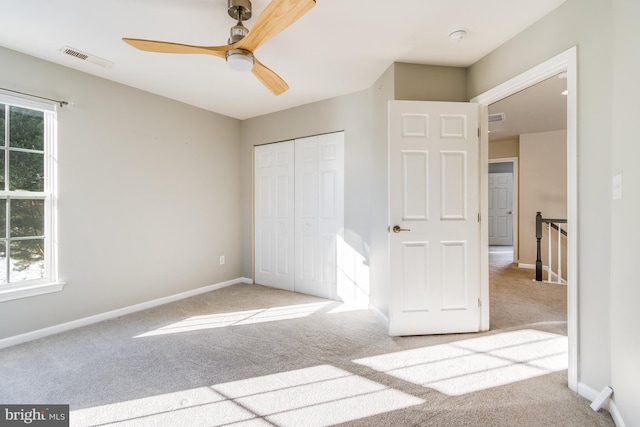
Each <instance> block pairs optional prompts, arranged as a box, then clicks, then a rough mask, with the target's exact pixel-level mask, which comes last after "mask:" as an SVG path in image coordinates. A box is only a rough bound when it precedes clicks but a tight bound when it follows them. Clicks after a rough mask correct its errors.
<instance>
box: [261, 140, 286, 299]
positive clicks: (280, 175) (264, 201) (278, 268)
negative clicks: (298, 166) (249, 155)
mask: <svg viewBox="0 0 640 427" xmlns="http://www.w3.org/2000/svg"><path fill="white" fill-rule="evenodd" d="M254 163H255V173H254V177H255V187H254V188H255V200H254V205H255V212H254V216H255V239H256V240H255V243H254V245H255V263H254V265H255V273H254V274H255V282H256V283H258V284H260V285H266V286H271V287H275V288H280V289H286V290H290V291H293V290H294V258H293V256H294V249H295V246H294V245H295V242H294V220H295V219H294V207H295V206H294V203H293V200H294V190H295V186H294V142H293V141H285V142H281V143H277V144H267V145H260V146H257V147H255V149H254Z"/></svg>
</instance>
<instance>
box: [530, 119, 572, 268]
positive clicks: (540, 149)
mask: <svg viewBox="0 0 640 427" xmlns="http://www.w3.org/2000/svg"><path fill="white" fill-rule="evenodd" d="M519 172H520V173H519V182H520V189H519V196H520V204H519V210H518V216H519V218H518V221H519V228H518V231H519V235H518V242H519V250H518V254H519V259H518V262H519V263H521V264H528V265H535V264H536V250H537V249H536V221H535V217H536V212H542V216H543V218H559V219H563V218H565V219H566V218H567V132H566V131H555V132H543V133H530V134H523V135H520V160H519ZM563 227H564V229H566V226H564V225H563ZM556 238H557V235H556V234H555V232H552V257H553V259H552V262H554V266H553V271H554V272H557V271H558V269H557V264H555V262H556V260H557V250H556V248H557V240H556ZM563 240H564V239H563ZM561 242H562V244H563V246H564V248H563V254H562V259H563V261H564V262H563V264H564V265H563V267H562V271H563V277H564V278H566V271H567V265H566V260H567V252H566V251H567V249H566V241H561ZM542 260H543V265H545V266H547V265H548V236H547V232H546V227H543V238H542ZM544 277H545V278H546V275H545V276H544Z"/></svg>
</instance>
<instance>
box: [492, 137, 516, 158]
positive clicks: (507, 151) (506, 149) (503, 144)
mask: <svg viewBox="0 0 640 427" xmlns="http://www.w3.org/2000/svg"><path fill="white" fill-rule="evenodd" d="M519 147H520V140H519V139H518V137H515V138H509V139H501V140H499V141H490V142H489V158H490V159H505V158H509V157H515V158H517V157H518V155H519Z"/></svg>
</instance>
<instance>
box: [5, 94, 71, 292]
mask: <svg viewBox="0 0 640 427" xmlns="http://www.w3.org/2000/svg"><path fill="white" fill-rule="evenodd" d="M0 104H4V105H6V106H7V107H21V108H28V109H31V110H38V111H41V112H43V113H44V174H45V180H44V185H45V187H44V191H43V192H25V194H24V196H25V197H28V198H42V199H44V201H45V215H44V216H45V219H44V248H45V249H44V250H45V258H44V262H45V267H44V268H45V276H44V277H43V278H41V279H37V280H26V281H22V282H16V283H8V284H0V302H3V301H10V300H14V299H19V298H27V297H32V296H36V295H43V294H48V293H52V292H59V291H61V290H62V288H63V287H64V285H65V283H64V282H61V281H59V280H58V250H57V226H56V224H57V223H56V210H57V209H56V207H57V202H56V200H57V199H56V195H57V184H56V177H57V170H56V166H57V161H56V158H57V155H56V148H57V143H56V142H57V141H56V137H57V114H56V104H49V103H44V102H40V101H33V100H30V99H26V98H19V97H16V96H11V95H5V94H2V93H0ZM5 132H6V129H5ZM5 138H7V135H6V134H5ZM3 190H4V189H3ZM3 190H2V191H0V194H2V195H3V196H9V195H10V196H11V197H13V198H20V194H19V192H5V191H3Z"/></svg>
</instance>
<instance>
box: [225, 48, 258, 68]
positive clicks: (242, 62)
mask: <svg viewBox="0 0 640 427" xmlns="http://www.w3.org/2000/svg"><path fill="white" fill-rule="evenodd" d="M227 64H229V66H230V67H231V68H232V69H233V70H235V71H251V70H252V69H253V64H254V59H253V54H252V53H251V52H249V51H247V50H244V49H231V50H228V51H227Z"/></svg>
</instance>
